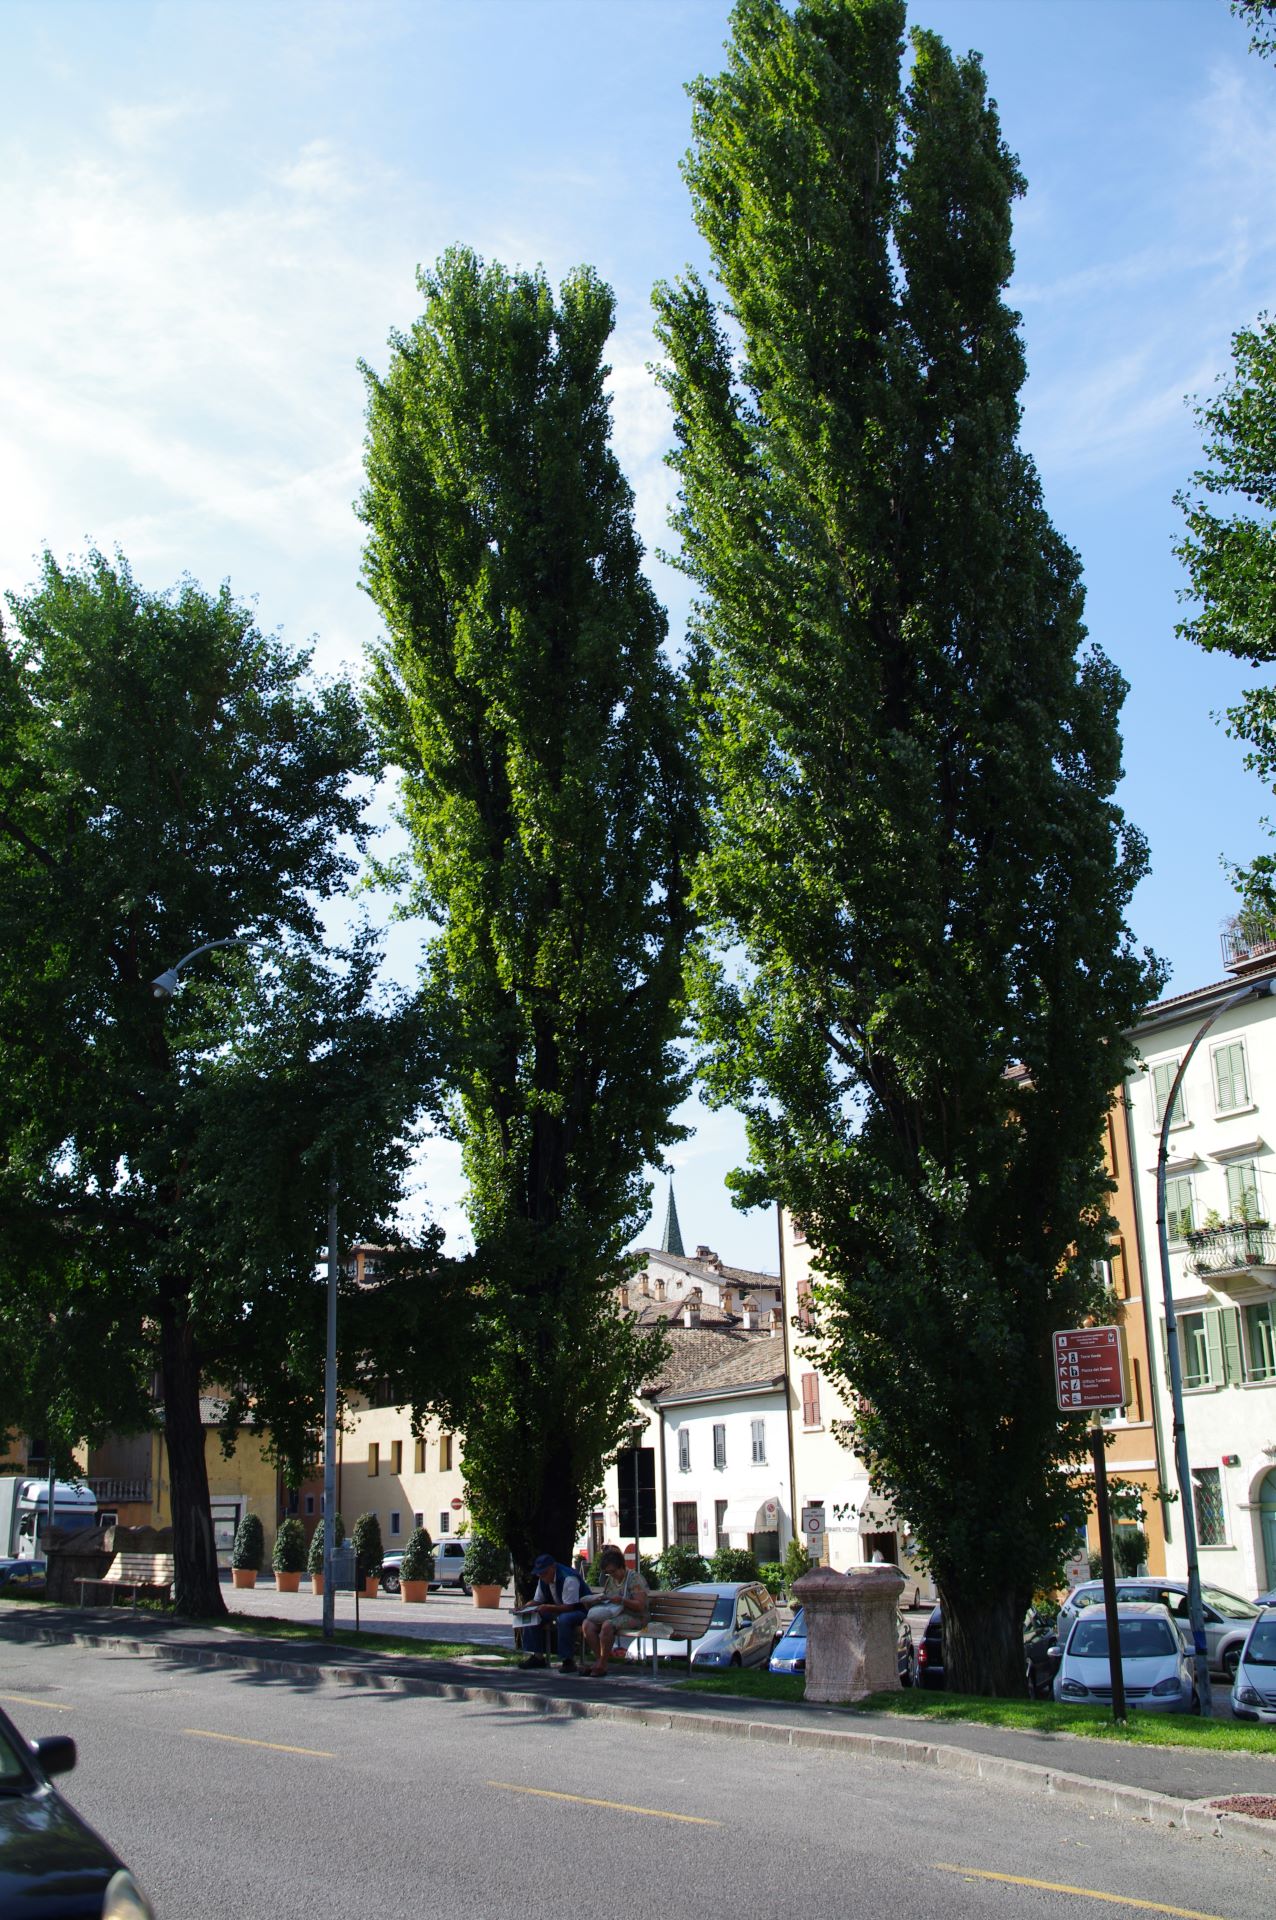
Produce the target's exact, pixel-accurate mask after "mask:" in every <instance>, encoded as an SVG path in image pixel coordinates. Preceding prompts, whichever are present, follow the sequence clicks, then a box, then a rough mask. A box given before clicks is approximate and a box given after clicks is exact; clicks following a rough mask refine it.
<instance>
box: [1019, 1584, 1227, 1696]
mask: <svg viewBox="0 0 1276 1920" xmlns="http://www.w3.org/2000/svg"><path fill="white" fill-rule="evenodd" d="M1117 1644H1118V1646H1119V1648H1120V1654H1121V1676H1122V1679H1123V1680H1124V1682H1125V1697H1126V1700H1127V1701H1128V1702H1129V1704H1130V1705H1131V1706H1132V1707H1133V1706H1137V1707H1138V1708H1139V1709H1140V1711H1141V1712H1144V1713H1199V1712H1200V1710H1201V1702H1200V1696H1199V1695H1198V1693H1197V1691H1196V1660H1195V1657H1194V1655H1193V1652H1192V1649H1191V1646H1190V1645H1189V1644H1188V1642H1187V1640H1186V1639H1185V1638H1184V1635H1183V1632H1182V1628H1181V1626H1180V1623H1179V1622H1178V1621H1177V1620H1176V1619H1175V1617H1174V1615H1173V1614H1172V1613H1171V1612H1170V1610H1169V1608H1168V1607H1165V1606H1161V1605H1158V1604H1157V1603H1155V1602H1153V1601H1147V1600H1138V1601H1129V1602H1126V1603H1125V1604H1124V1605H1119V1606H1118V1607H1117ZM1054 1697H1055V1699H1056V1700H1058V1701H1059V1702H1060V1703H1061V1704H1063V1705H1065V1706H1086V1705H1090V1704H1093V1703H1094V1702H1096V1701H1098V1702H1110V1701H1111V1699H1112V1668H1111V1664H1110V1662H1109V1659H1108V1622H1107V1616H1106V1615H1105V1613H1104V1612H1103V1610H1102V1608H1099V1607H1083V1608H1082V1610H1081V1612H1080V1614H1078V1615H1077V1617H1076V1618H1075V1619H1074V1621H1073V1623H1072V1626H1071V1628H1070V1630H1069V1633H1068V1637H1067V1640H1066V1641H1065V1642H1064V1643H1063V1657H1062V1660H1061V1661H1060V1664H1059V1671H1058V1673H1057V1674H1056V1676H1055V1683H1054Z"/></svg>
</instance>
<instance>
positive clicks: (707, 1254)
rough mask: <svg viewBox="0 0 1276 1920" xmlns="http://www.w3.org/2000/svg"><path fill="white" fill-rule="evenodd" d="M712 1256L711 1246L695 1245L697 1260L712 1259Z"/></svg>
mask: <svg viewBox="0 0 1276 1920" xmlns="http://www.w3.org/2000/svg"><path fill="white" fill-rule="evenodd" d="M712 1258H713V1251H712V1249H711V1248H709V1247H697V1248H696V1259H697V1260H712Z"/></svg>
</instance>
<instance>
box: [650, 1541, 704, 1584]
mask: <svg viewBox="0 0 1276 1920" xmlns="http://www.w3.org/2000/svg"><path fill="white" fill-rule="evenodd" d="M656 1571H657V1572H658V1573H659V1575H660V1584H661V1586H662V1587H686V1586H690V1585H692V1584H693V1583H694V1582H695V1581H697V1580H707V1579H708V1578H709V1562H708V1561H707V1560H706V1559H705V1557H704V1555H703V1554H702V1553H697V1552H696V1550H695V1548H694V1547H682V1546H679V1545H678V1543H677V1541H676V1540H671V1541H670V1542H669V1545H668V1546H667V1547H666V1548H665V1549H664V1550H663V1552H661V1553H659V1554H657V1556H656Z"/></svg>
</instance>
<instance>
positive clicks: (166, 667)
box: [0, 554, 426, 1615]
mask: <svg viewBox="0 0 1276 1920" xmlns="http://www.w3.org/2000/svg"><path fill="white" fill-rule="evenodd" d="M10 606H11V609H12V613H13V626H12V628H11V629H10V631H9V632H8V633H7V634H5V636H4V640H3V644H0V747H2V751H0V1328H2V1331H0V1426H2V1425H6V1424H8V1423H10V1422H17V1423H21V1424H23V1425H27V1426H28V1428H29V1427H30V1426H31V1425H33V1424H37V1423H38V1425H39V1427H40V1429H41V1430H50V1431H51V1434H52V1437H53V1439H54V1441H55V1442H60V1444H61V1447H62V1449H63V1451H64V1452H65V1450H66V1449H67V1447H68V1446H69V1444H70V1443H71V1442H74V1441H76V1440H78V1439H80V1438H82V1437H85V1436H88V1437H90V1438H93V1439H100V1438H102V1437H103V1436H104V1434H105V1433H106V1432H107V1431H109V1430H111V1429H112V1428H117V1429H118V1428H124V1429H126V1430H128V1429H132V1430H140V1429H141V1428H143V1427H144V1426H146V1425H148V1424H150V1422H151V1421H152V1419H153V1418H154V1417H155V1415H154V1410H153V1403H152V1393H151V1382H152V1380H153V1378H154V1377H155V1376H156V1375H158V1379H159V1384H160V1402H161V1409H162V1411H161V1413H160V1416H159V1417H160V1419H161V1420H162V1424H163V1430H164V1437H165V1446H166V1454H167V1462H168V1476H169V1484H170V1491H171V1504H172V1514H173V1527H174V1557H175V1561H176V1581H175V1585H174V1596H175V1599H176V1602H177V1604H178V1606H179V1607H180V1608H181V1609H182V1610H183V1611H185V1612H188V1613H196V1614H202V1615H208V1614H217V1613H220V1612H221V1611H223V1602H222V1599H221V1589H220V1585H219V1581H218V1572H217V1560H216V1553H215V1549H214V1543H213V1533H212V1524H211V1519H210V1514H209V1500H208V1478H207V1471H206V1467H205V1453H204V1446H205V1434H204V1427H203V1423H202V1421H201V1416H200V1397H201V1394H202V1393H205V1392H208V1391H209V1390H210V1389H214V1388H216V1389H219V1390H220V1391H221V1392H222V1393H223V1394H226V1395H228V1396H229V1404H230V1407H231V1410H232V1412H236V1413H237V1412H240V1411H243V1412H245V1413H247V1412H248V1410H249V1409H251V1417H253V1418H255V1419H256V1420H257V1421H259V1422H261V1423H262V1424H263V1425H265V1426H268V1427H269V1428H270V1430H271V1432H272V1433H273V1436H274V1440H275V1444H276V1447H277V1450H278V1451H279V1452H280V1454H281V1455H282V1456H284V1457H286V1458H287V1459H288V1460H289V1461H290V1462H291V1463H292V1465H293V1466H294V1468H297V1467H299V1466H300V1460H299V1455H300V1453H301V1452H302V1451H303V1449H304V1447H305V1445H306V1440H307V1432H308V1431H309V1432H311V1433H312V1432H313V1431H314V1426H315V1424H316V1421H317V1417H318V1415H319V1411H320V1407H321V1404H322V1390H321V1378H322V1377H321V1369H320V1364H319V1363H320V1362H321V1358H322V1353H323V1337H322V1336H323V1306H322V1299H323V1295H322V1288H321V1287H316V1285H315V1281H314V1275H315V1264H316V1258H317V1255H318V1252H319V1249H320V1247H321V1245H322V1240H323V1233H324V1224H325V1216H326V1207H327V1182H328V1178H329V1169H330V1163H331V1154H332V1151H333V1149H334V1148H339V1149H340V1151H341V1154H342V1158H343V1163H344V1164H343V1166H342V1169H341V1173H342V1182H341V1184H342V1193H343V1197H344V1198H345V1199H346V1200H347V1203H348V1204H347V1211H346V1214H345V1220H344V1225H345V1228H346V1231H347V1232H358V1231H360V1230H362V1231H363V1232H365V1233H367V1232H372V1231H375V1230H376V1229H377V1226H378V1223H379V1220H380V1218H381V1217H382V1215H383V1213H384V1212H385V1210H387V1209H388V1208H389V1207H390V1206H392V1205H393V1202H394V1199H395V1196H396V1194H397V1189H398V1181H399V1177H400V1175H401V1173H402V1170H403V1164H404V1159H405V1154H404V1150H403V1148H402V1146H401V1144H400V1141H401V1133H402V1129H403V1127H404V1125H405V1124H406V1123H407V1120H408V1118H409V1117H410V1112H411V1108H412V1105H413V1103H415V1101H416V1100H417V1099H418V1097H419V1089H420V1087H421V1085H422V1082H423V1079H424V1078H425V1077H426V1076H425V1074H424V1071H423V1068H422V1064H421V1060H420V1057H419V1054H420V1046H419V1031H420V1030H419V1024H418V1022H417V1021H416V1018H415V1013H414V1010H413V1009H411V1008H406V1007H399V1008H397V1009H395V1010H393V1017H392V1018H391V1017H388V1013H387V1019H386V1020H383V1019H382V1017H381V1015H380V1013H379V1012H378V1010H377V1008H376V1006H375V1004H374V1002H373V1000H372V998H371V985H372V978H373V975H374V973H375V954H374V952H373V950H372V948H371V946H370V945H369V943H368V942H367V941H360V942H357V943H356V946H355V948H354V950H353V952H352V954H351V955H350V956H349V960H348V964H347V965H345V966H343V967H337V968H335V969H334V968H331V967H329V966H327V965H325V964H324V963H322V962H321V961H320V960H319V959H317V958H316V957H315V956H314V954H313V953H312V952H311V951H310V949H311V948H312V947H313V945H314V943H315V941H316V938H317V933H318V923H317V915H316V901H317V900H319V899H322V898H324V897H326V896H331V895H332V894H334V893H335V892H337V891H338V890H339V889H340V888H341V887H342V885H343V884H344V883H345V880H346V877H347V875H348V874H349V872H350V871H351V870H352V859H351V853H350V850H349V848H350V846H351V845H357V844H358V843H359V842H360V840H361V839H362V826H361V813H362V800H361V795H360V790H359V788H360V778H361V776H370V775H372V774H374V773H375V771H376V766H377V759H376V754H375V751H374V749H373V746H372V742H371V738H370V735H369V733H368V730H367V728H366V726H365V724H364V722H363V719H362V717H361V715H360V712H359V707H358V702H357V700H356V697H355V695H354V692H353V691H352V689H351V688H350V687H349V686H347V685H344V684H342V683H337V684H333V685H319V684H315V683H313V682H311V681H310V680H309V676H308V673H307V665H308V662H307V658H306V656H305V655H304V654H299V653H291V652H289V651H288V650H287V649H286V648H285V647H284V646H283V645H282V644H281V643H280V642H279V641H278V640H277V639H274V638H271V637H268V636H265V635H263V634H262V633H261V632H260V631H259V629H258V628H257V626H256V624H255V622H254V620H253V618H252V616H251V614H250V613H249V612H248V611H247V610H245V609H244V608H243V607H241V606H238V605H237V604H236V603H235V602H234V600H233V599H232V598H231V596H230V594H229V592H228V591H227V590H226V589H224V588H223V589H222V590H221V591H220V592H218V593H215V594H207V593H204V592H203V591H201V590H200V589H199V588H198V587H197V586H195V585H194V584H193V583H191V582H189V581H188V582H185V583H184V584H183V585H182V586H181V587H180V588H179V589H178V590H177V591H176V592H174V593H172V594H156V593H151V592H148V591H146V590H145V589H143V588H142V587H141V586H139V585H138V583H137V582H136V581H135V580H134V579H133V577H132V575H131V573H130V572H129V569H128V567H127V565H126V564H125V563H124V562H123V560H117V561H116V562H115V563H112V562H110V561H108V560H107V559H105V558H104V557H103V556H102V555H100V554H93V555H91V556H90V558H89V560H88V562H87V564H85V565H84V566H82V567H78V568H77V567H62V566H59V565H58V564H57V562H55V561H54V560H53V558H52V557H51V556H46V558H45V562H44V567H43V573H42V576H41V579H40V582H39V584H38V586H37V587H36V589H35V590H34V591H33V592H31V593H29V594H27V595H21V596H18V595H15V596H12V597H11V600H10ZM342 836H346V837H347V845H346V846H345V847H344V848H343V847H342V845H341V844H340V839H341V837H342ZM240 935H250V936H253V937H254V938H255V940H256V941H258V942H259V943H260V945H259V946H258V948H257V952H256V954H255V955H254V956H253V958H252V959H251V960H249V959H247V958H243V959H242V960H238V961H237V960H236V959H235V958H233V957H230V958H228V957H227V956H224V955H223V956H219V955H216V954H212V955H208V956H205V957H204V958H203V959H202V960H201V961H200V962H198V963H196V964H195V965H194V966H192V967H191V969H190V970H189V972H188V973H187V975H186V976H185V978H184V980H183V984H182V987H181V991H180V992H179V993H178V994H177V996H176V997H175V998H174V999H173V1000H172V1001H170V1002H167V1003H165V1002H161V1001H159V1000H157V999H156V998H155V996H154V993H153V991H152V987H151V981H152V980H153V979H154V978H155V976H156V975H157V974H159V973H160V972H161V971H162V970H163V969H165V968H166V967H169V966H171V965H172V964H173V963H174V962H175V961H177V960H178V959H179V958H180V957H181V956H182V955H184V954H185V953H187V952H188V951H189V950H190V949H191V948H193V947H195V946H197V945H199V944H200V943H202V942H203V941H206V940H214V939H222V938H227V937H231V936H240ZM227 1437H228V1438H229V1429H227Z"/></svg>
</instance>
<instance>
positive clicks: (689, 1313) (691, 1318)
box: [682, 1287, 702, 1327]
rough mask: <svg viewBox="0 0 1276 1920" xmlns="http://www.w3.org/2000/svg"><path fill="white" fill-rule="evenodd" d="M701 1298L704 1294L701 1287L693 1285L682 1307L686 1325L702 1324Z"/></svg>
mask: <svg viewBox="0 0 1276 1920" xmlns="http://www.w3.org/2000/svg"><path fill="white" fill-rule="evenodd" d="M701 1298H702V1295H701V1292H700V1289H699V1287H692V1289H691V1292H690V1293H689V1294H688V1295H687V1298H686V1303H685V1305H684V1306H683V1309H682V1324H683V1326H684V1327H698V1326H699V1325H700V1301H701Z"/></svg>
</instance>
